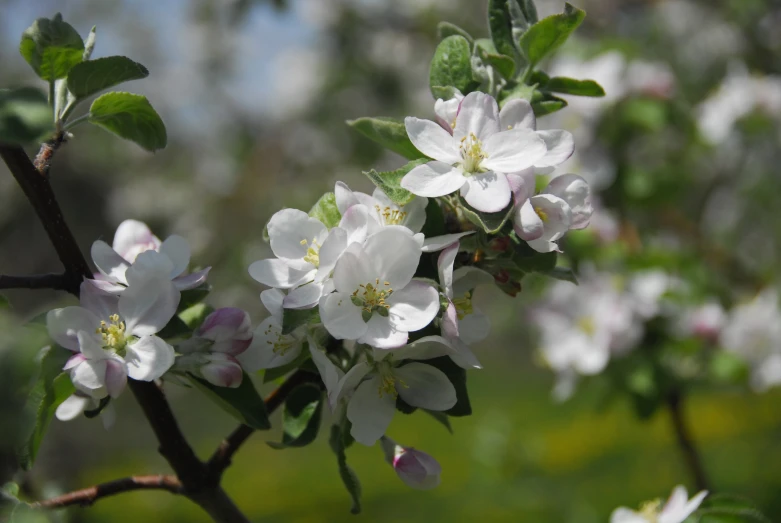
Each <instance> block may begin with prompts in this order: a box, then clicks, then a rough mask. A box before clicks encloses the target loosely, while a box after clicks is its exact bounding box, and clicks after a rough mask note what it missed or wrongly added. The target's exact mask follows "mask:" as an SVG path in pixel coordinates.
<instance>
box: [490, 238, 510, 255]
mask: <svg viewBox="0 0 781 523" xmlns="http://www.w3.org/2000/svg"><path fill="white" fill-rule="evenodd" d="M488 248H489V249H491V250H492V251H494V252H507V251H508V250H510V237H509V236H502V237H500V238H494V239H492V240H491V241H490V242H488Z"/></svg>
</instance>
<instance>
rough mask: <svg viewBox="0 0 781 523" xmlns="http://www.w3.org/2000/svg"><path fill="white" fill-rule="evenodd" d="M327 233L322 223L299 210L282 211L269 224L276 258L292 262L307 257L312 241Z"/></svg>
mask: <svg viewBox="0 0 781 523" xmlns="http://www.w3.org/2000/svg"><path fill="white" fill-rule="evenodd" d="M326 231H327V229H326V227H325V225H323V224H322V222H320V221H319V220H317V219H315V218H310V217H309V215H308V214H307V213H305V212H304V211H300V210H298V209H282V210H281V211H278V212H276V213H275V214H274V216H272V217H271V220H270V221H269V222H268V236H269V243H270V244H271V250H272V251H273V252H274V254H275V255H276V256H278V257H280V258H288V259H291V260H295V259H301V258H303V257H304V256H306V252H307V249H308V248H309V247H311V246H312V241H313V240H315V239H317V238H319V237H320V235H321V234H323V233H325V232H326ZM302 242H303V243H302Z"/></svg>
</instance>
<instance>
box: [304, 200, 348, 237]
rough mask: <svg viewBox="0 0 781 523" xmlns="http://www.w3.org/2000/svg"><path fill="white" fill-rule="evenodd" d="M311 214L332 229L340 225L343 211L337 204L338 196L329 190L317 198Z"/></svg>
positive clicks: (310, 211)
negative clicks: (340, 210) (341, 211)
mask: <svg viewBox="0 0 781 523" xmlns="http://www.w3.org/2000/svg"><path fill="white" fill-rule="evenodd" d="M309 216H311V217H312V218H315V219H317V220H320V221H321V222H323V225H325V226H326V227H328V228H329V229H331V228H332V227H336V226H337V225H339V222H340V221H341V219H342V213H340V212H339V208H338V207H337V206H336V196H335V195H334V193H332V192H327V193H325V194H324V195H322V196H321V197H320V199H319V200H317V203H315V204H314V206H312V208H311V209H310V210H309Z"/></svg>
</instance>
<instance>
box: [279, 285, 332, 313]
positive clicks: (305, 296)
mask: <svg viewBox="0 0 781 523" xmlns="http://www.w3.org/2000/svg"><path fill="white" fill-rule="evenodd" d="M322 295H323V284H322V283H315V282H311V283H306V284H304V285H302V286H301V287H296V288H295V289H291V290H290V292H288V293H287V296H285V299H284V301H283V302H282V306H283V307H284V308H285V309H311V308H312V307H314V306H315V305H317V304H318V303H319V302H320V297H321V296H322Z"/></svg>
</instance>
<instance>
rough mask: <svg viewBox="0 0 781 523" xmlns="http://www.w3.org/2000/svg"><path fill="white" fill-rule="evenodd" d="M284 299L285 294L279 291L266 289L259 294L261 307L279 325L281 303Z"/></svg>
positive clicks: (280, 320)
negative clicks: (264, 308)
mask: <svg viewBox="0 0 781 523" xmlns="http://www.w3.org/2000/svg"><path fill="white" fill-rule="evenodd" d="M284 299H285V293H283V292H282V291H281V290H279V289H267V290H265V291H263V292H261V293H260V301H261V302H262V303H263V306H264V307H266V310H267V311H268V312H269V314H271V315H272V316H273V317H274V318H276V319H277V321H278V322H279V323H280V324H282V313H283V311H282V303H283V301H284Z"/></svg>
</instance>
